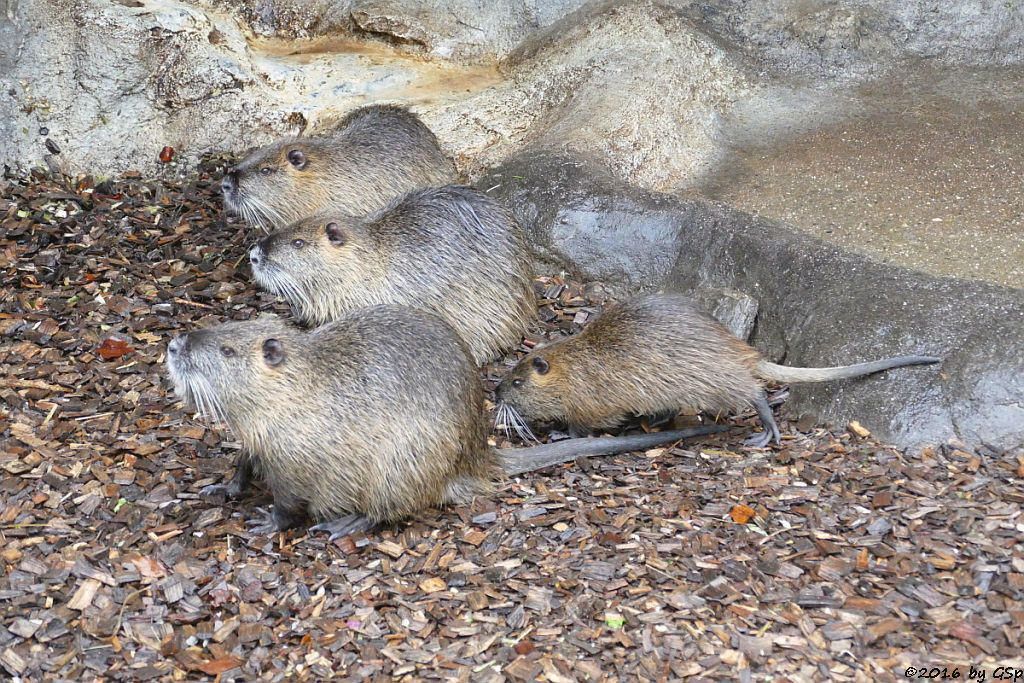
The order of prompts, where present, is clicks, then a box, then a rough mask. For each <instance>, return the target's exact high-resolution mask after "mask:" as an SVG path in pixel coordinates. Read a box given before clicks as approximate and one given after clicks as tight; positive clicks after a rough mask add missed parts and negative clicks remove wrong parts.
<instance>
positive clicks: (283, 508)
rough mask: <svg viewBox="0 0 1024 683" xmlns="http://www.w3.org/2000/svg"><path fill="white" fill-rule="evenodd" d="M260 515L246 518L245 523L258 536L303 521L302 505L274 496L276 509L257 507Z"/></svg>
mask: <svg viewBox="0 0 1024 683" xmlns="http://www.w3.org/2000/svg"><path fill="white" fill-rule="evenodd" d="M256 510H257V511H258V512H259V513H260V517H257V518H256V519H250V520H246V522H245V525H246V526H248V527H250V529H249V532H250V533H253V534H256V535H258V536H268V535H270V534H272V533H274V532H275V531H287V530H288V529H291V528H292V527H293V526H296V525H297V524H298V523H299V522H300V521H302V517H303V512H302V507H301V506H299V505H296V504H291V505H289V504H287V503H284V504H282V503H281V502H279V501H278V500H277V498H276V497H275V498H274V509H273V510H271V511H269V512H268V511H267V509H266V508H256Z"/></svg>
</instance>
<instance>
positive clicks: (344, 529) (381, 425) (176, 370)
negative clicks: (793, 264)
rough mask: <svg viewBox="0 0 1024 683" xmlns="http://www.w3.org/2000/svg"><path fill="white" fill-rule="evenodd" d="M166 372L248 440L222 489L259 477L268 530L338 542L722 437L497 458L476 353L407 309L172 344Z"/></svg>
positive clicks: (614, 443)
mask: <svg viewBox="0 0 1024 683" xmlns="http://www.w3.org/2000/svg"><path fill="white" fill-rule="evenodd" d="M167 364H168V369H169V373H170V376H171V380H172V382H173V384H174V390H175V393H176V394H177V395H178V396H179V397H181V398H182V399H183V400H184V401H185V403H186V404H188V405H190V406H191V407H194V408H197V409H198V410H199V411H200V412H202V413H205V414H207V415H208V416H211V417H213V418H215V419H219V420H222V421H224V422H226V423H227V425H228V426H229V428H230V429H231V430H232V432H234V433H235V434H236V435H237V436H238V437H239V438H240V439H241V441H242V444H243V448H244V452H245V453H246V456H245V458H244V459H243V460H242V461H241V462H240V466H239V468H238V472H237V474H236V477H235V479H234V480H233V481H232V482H231V483H230V484H228V485H227V486H217V487H212V488H213V489H222V490H224V491H226V492H227V493H229V494H234V493H237V492H239V491H240V490H241V489H242V488H243V487H244V485H245V483H246V481H247V479H248V477H249V475H250V473H251V472H252V471H253V470H255V471H257V472H259V473H260V474H261V475H262V477H263V478H264V479H265V480H266V481H267V482H268V484H269V487H270V490H271V493H272V494H273V497H274V508H273V513H272V514H270V515H265V519H262V520H259V521H258V522H257V526H256V527H255V531H257V532H259V533H270V532H272V531H276V530H284V529H287V528H289V527H291V526H293V525H295V524H296V523H297V522H298V521H299V520H300V519H301V518H302V516H303V515H304V514H308V516H309V517H310V518H312V519H313V520H315V521H317V522H320V524H319V525H317V526H316V527H314V528H315V529H323V530H328V531H330V532H331V534H332V536H331V537H332V538H335V537H338V536H342V535H345V534H348V533H353V532H355V531H360V530H365V529H368V528H370V527H372V526H374V525H376V524H378V523H387V522H393V521H396V520H399V519H402V518H404V517H408V516H410V515H412V514H413V513H415V512H416V511H418V510H420V509H422V508H425V507H429V506H437V505H444V504H448V503H454V504H463V503H466V502H468V501H469V500H470V499H471V498H472V497H473V496H474V495H477V494H480V493H484V492H486V491H488V490H489V489H490V486H491V482H492V481H493V479H494V478H496V477H499V476H501V475H502V473H503V471H504V472H506V473H509V474H516V473H520V472H525V471H529V470H531V469H536V468H539V467H544V466H547V465H552V464H557V463H560V462H566V461H568V460H572V459H574V458H576V457H583V456H589V455H605V454H610V453H619V452H623V451H627V450H634V449H641V448H649V447H652V446H655V445H658V444H662V443H668V442H673V441H678V440H681V439H683V438H687V437H689V436H695V435H698V434H704V433H710V432H711V431H714V428H703V429H698V430H689V431H677V432H662V433H657V434H644V435H640V436H637V437H623V438H618V439H580V440H577V441H576V442H575V443H567V442H561V443H558V444H553V445H550V446H540V447H536V448H531V449H508V450H501V451H496V450H494V449H492V448H490V447H489V446H488V444H487V434H488V432H489V431H490V430H489V428H488V425H487V420H486V417H485V414H484V397H483V390H482V388H481V385H480V380H479V377H478V376H477V373H476V368H475V366H474V364H473V362H472V360H471V358H470V355H469V351H468V349H467V348H466V346H465V344H464V343H463V342H462V340H461V339H460V338H459V337H458V335H457V334H456V333H455V332H454V330H452V329H451V328H450V327H449V326H448V325H447V324H446V323H445V322H444V321H442V320H441V319H439V318H437V317H436V316H434V315H431V314H429V313H426V312H423V311H418V310H414V309H411V308H407V307H401V306H374V307H370V308H365V309H361V310H358V311H355V312H353V313H351V314H348V315H345V316H343V317H342V318H340V319H339V320H337V321H335V322H333V323H330V324H328V325H324V326H323V327H319V328H316V329H314V330H312V331H310V332H303V331H300V330H297V329H295V328H293V327H291V326H289V325H287V324H285V323H284V322H283V321H282V320H280V319H278V318H276V317H264V318H260V319H257V320H251V321H248V322H235V323H226V324H223V325H219V326H217V327H213V328H209V329H205V330H198V331H194V332H189V333H186V334H182V335H179V336H177V337H175V338H174V340H173V341H172V342H171V344H170V345H169V346H168V349H167Z"/></svg>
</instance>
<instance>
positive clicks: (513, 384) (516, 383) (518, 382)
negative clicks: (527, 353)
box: [512, 379, 523, 389]
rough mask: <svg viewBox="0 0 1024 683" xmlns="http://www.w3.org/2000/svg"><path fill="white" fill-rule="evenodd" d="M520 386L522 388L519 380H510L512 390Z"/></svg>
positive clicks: (521, 381)
mask: <svg viewBox="0 0 1024 683" xmlns="http://www.w3.org/2000/svg"><path fill="white" fill-rule="evenodd" d="M521 386H523V380H521V379H514V380H512V388H513V389H518V388H519V387H521Z"/></svg>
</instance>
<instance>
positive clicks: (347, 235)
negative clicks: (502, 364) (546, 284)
mask: <svg viewBox="0 0 1024 683" xmlns="http://www.w3.org/2000/svg"><path fill="white" fill-rule="evenodd" d="M249 261H250V262H251V263H252V272H253V276H254V277H255V279H256V282H257V283H259V284H260V285H262V286H263V287H265V288H266V289H269V290H271V291H273V292H275V293H277V294H279V295H281V296H283V297H284V298H285V299H287V300H288V302H289V303H290V304H291V306H292V310H293V311H294V312H295V314H296V315H297V316H298V317H299V318H301V319H303V320H304V321H306V322H308V323H311V324H314V325H321V324H323V323H325V322H327V321H329V320H333V319H335V318H337V317H338V316H339V315H342V314H344V313H346V312H348V311H351V310H354V309H356V308H361V307H363V306H367V305H372V304H402V305H408V306H413V307H416V308H423V309H426V310H429V311H432V312H434V313H436V314H437V315H439V316H441V318H443V319H444V320H445V321H447V322H448V323H449V324H450V325H451V326H452V327H454V328H455V329H456V330H457V331H458V332H459V333H460V334H461V335H462V338H463V339H464V340H465V341H466V344H467V345H468V346H469V348H470V350H471V351H472V353H473V358H474V359H476V361H477V362H478V363H483V362H486V361H488V360H490V359H491V358H493V357H494V356H495V354H496V353H497V352H498V351H500V350H502V349H507V348H509V347H512V346H515V345H516V344H518V343H519V340H520V338H521V335H522V333H523V331H524V330H525V329H526V327H527V325H529V323H530V321H531V320H533V319H534V317H535V316H536V315H537V301H536V298H535V297H534V293H533V287H532V285H531V279H532V277H533V272H532V268H531V266H530V257H529V255H528V253H527V251H526V246H525V245H524V242H523V237H522V234H521V233H520V231H519V227H518V226H517V225H516V222H515V219H514V218H513V217H512V215H511V214H510V213H509V211H508V210H507V209H505V207H504V206H502V205H501V204H499V203H498V202H496V201H494V200H492V199H490V198H489V197H487V195H485V194H483V193H482V192H479V191H477V190H474V189H472V188H469V187H461V186H458V185H448V186H445V187H434V188H423V189H419V190H413V191H411V192H409V193H407V194H405V195H403V196H401V197H399V198H397V199H395V200H394V201H392V202H391V203H390V204H388V205H387V206H386V207H384V208H383V209H381V210H380V211H377V212H375V213H373V214H371V215H369V216H366V217H365V218H355V217H349V216H344V215H342V214H340V213H337V212H333V213H321V214H317V215H316V216H312V217H310V218H307V219H304V220H301V221H299V222H297V223H295V224H293V225H291V226H289V227H287V228H285V229H283V230H279V231H277V232H274V233H272V234H270V235H268V236H266V237H264V238H263V239H262V240H260V241H259V242H258V243H257V244H256V246H255V247H253V249H252V251H251V252H249Z"/></svg>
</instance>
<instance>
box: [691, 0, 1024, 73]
mask: <svg viewBox="0 0 1024 683" xmlns="http://www.w3.org/2000/svg"><path fill="white" fill-rule="evenodd" d="M685 11H686V13H687V14H688V15H689V16H690V17H691V18H692V19H693V20H694V21H695V22H697V23H698V24H699V25H701V26H702V27H704V29H705V30H708V31H711V32H714V33H716V34H717V35H719V36H720V37H721V38H722V39H723V40H725V41H727V42H730V43H734V44H736V45H740V46H742V48H743V49H744V51H746V52H747V54H748V55H750V56H751V57H753V58H754V59H756V60H757V61H758V62H760V63H763V64H765V65H768V66H771V67H773V68H774V69H776V70H778V71H782V72H787V73H790V74H794V73H796V74H802V75H805V76H806V75H814V76H816V77H819V78H820V77H822V76H832V77H834V76H849V75H865V74H878V73H882V72H885V71H887V70H889V69H891V68H892V67H893V66H895V65H897V64H898V63H899V62H900V60H902V59H906V58H908V57H917V58H922V59H927V60H935V61H938V62H941V63H942V64H944V65H957V66H977V65H1008V64H1021V63H1024V9H1022V7H1021V5H1020V3H1016V2H1005V0H973V1H967V2H964V1H960V2H957V1H953V2H942V3H935V2H918V1H916V0H857V1H855V2H830V1H829V0H820V1H818V2H803V1H802V0H786V1H785V2H781V3H770V2H759V1H758V0H701V1H699V2H687V3H685Z"/></svg>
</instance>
